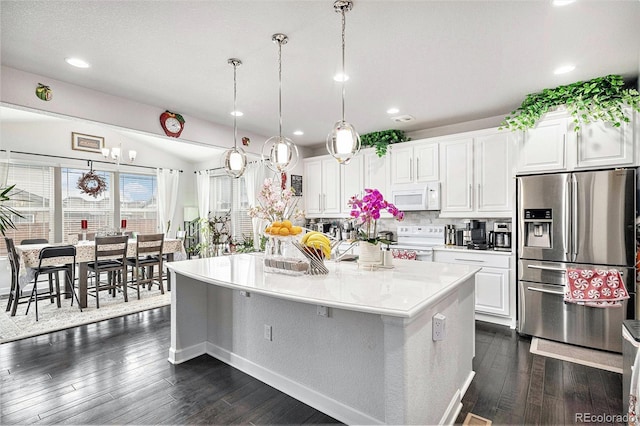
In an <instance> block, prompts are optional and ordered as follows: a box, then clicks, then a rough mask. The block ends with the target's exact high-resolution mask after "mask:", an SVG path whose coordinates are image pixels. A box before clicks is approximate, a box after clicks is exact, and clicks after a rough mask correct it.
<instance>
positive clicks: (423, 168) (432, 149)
mask: <svg viewBox="0 0 640 426" xmlns="http://www.w3.org/2000/svg"><path fill="white" fill-rule="evenodd" d="M413 152H414V157H415V159H416V160H415V161H416V164H415V170H416V172H415V175H416V179H415V180H416V182H432V181H436V180H438V179H439V177H440V174H439V173H438V172H439V167H438V144H437V143H433V142H431V143H428V144H419V145H415V146H414V147H413Z"/></svg>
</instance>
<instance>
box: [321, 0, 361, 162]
mask: <svg viewBox="0 0 640 426" xmlns="http://www.w3.org/2000/svg"><path fill="white" fill-rule="evenodd" d="M333 8H334V10H335V11H336V12H338V13H340V14H341V15H342V120H340V121H338V122H336V124H334V125H333V129H331V133H329V136H327V150H328V151H329V154H331V155H332V156H333V157H334V158H335V159H336V160H338V162H339V163H340V164H348V163H349V161H351V159H352V158H353V157H354V156H355V155H356V154H357V153H358V152H359V151H360V135H359V134H358V132H356V129H354V127H353V125H351V124H350V123H347V122H346V121H345V120H344V83H345V80H346V78H345V73H344V45H345V42H344V38H345V37H344V32H345V26H346V25H345V22H346V20H345V13H346V12H348V11H350V10H351V9H352V8H353V2H352V1H351V0H336V1H335V2H334V3H333Z"/></svg>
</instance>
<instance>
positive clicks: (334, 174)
mask: <svg viewBox="0 0 640 426" xmlns="http://www.w3.org/2000/svg"><path fill="white" fill-rule="evenodd" d="M303 182H304V193H303V194H304V200H305V211H306V213H307V216H308V217H322V216H326V215H332V214H338V213H340V206H341V203H340V164H339V163H338V162H337V161H336V160H335V159H334V158H333V157H331V156H322V157H313V158H309V159H305V160H304V177H303Z"/></svg>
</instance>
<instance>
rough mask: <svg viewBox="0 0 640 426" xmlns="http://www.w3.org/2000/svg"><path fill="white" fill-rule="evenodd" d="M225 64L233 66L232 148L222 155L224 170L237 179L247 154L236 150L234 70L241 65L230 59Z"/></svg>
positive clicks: (237, 60) (239, 61)
mask: <svg viewBox="0 0 640 426" xmlns="http://www.w3.org/2000/svg"><path fill="white" fill-rule="evenodd" d="M227 63H228V64H229V65H233V148H231V149H228V150H227V151H225V153H224V157H223V158H224V170H225V172H227V174H228V175H229V176H231V177H233V178H239V177H240V176H242V175H243V174H244V171H245V169H246V168H247V154H245V152H244V150H243V149H242V148H240V149H238V144H237V139H238V126H237V123H236V117H237V114H236V70H237V69H238V67H239V66H240V65H242V61H241V60H240V59H235V58H231V59H229V60H228V61H227Z"/></svg>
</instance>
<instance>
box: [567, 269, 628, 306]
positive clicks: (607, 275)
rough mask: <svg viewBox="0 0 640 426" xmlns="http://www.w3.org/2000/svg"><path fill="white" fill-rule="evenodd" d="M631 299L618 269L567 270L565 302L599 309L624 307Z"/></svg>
mask: <svg viewBox="0 0 640 426" xmlns="http://www.w3.org/2000/svg"><path fill="white" fill-rule="evenodd" d="M628 298H629V293H627V289H626V288H625V286H624V282H623V281H622V276H621V275H620V272H619V271H618V270H617V269H573V268H567V285H566V289H565V293H564V301H565V302H569V303H577V304H579V305H586V306H593V307H597V308H609V307H616V306H622V304H621V303H620V302H621V301H623V300H626V299H628Z"/></svg>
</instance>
